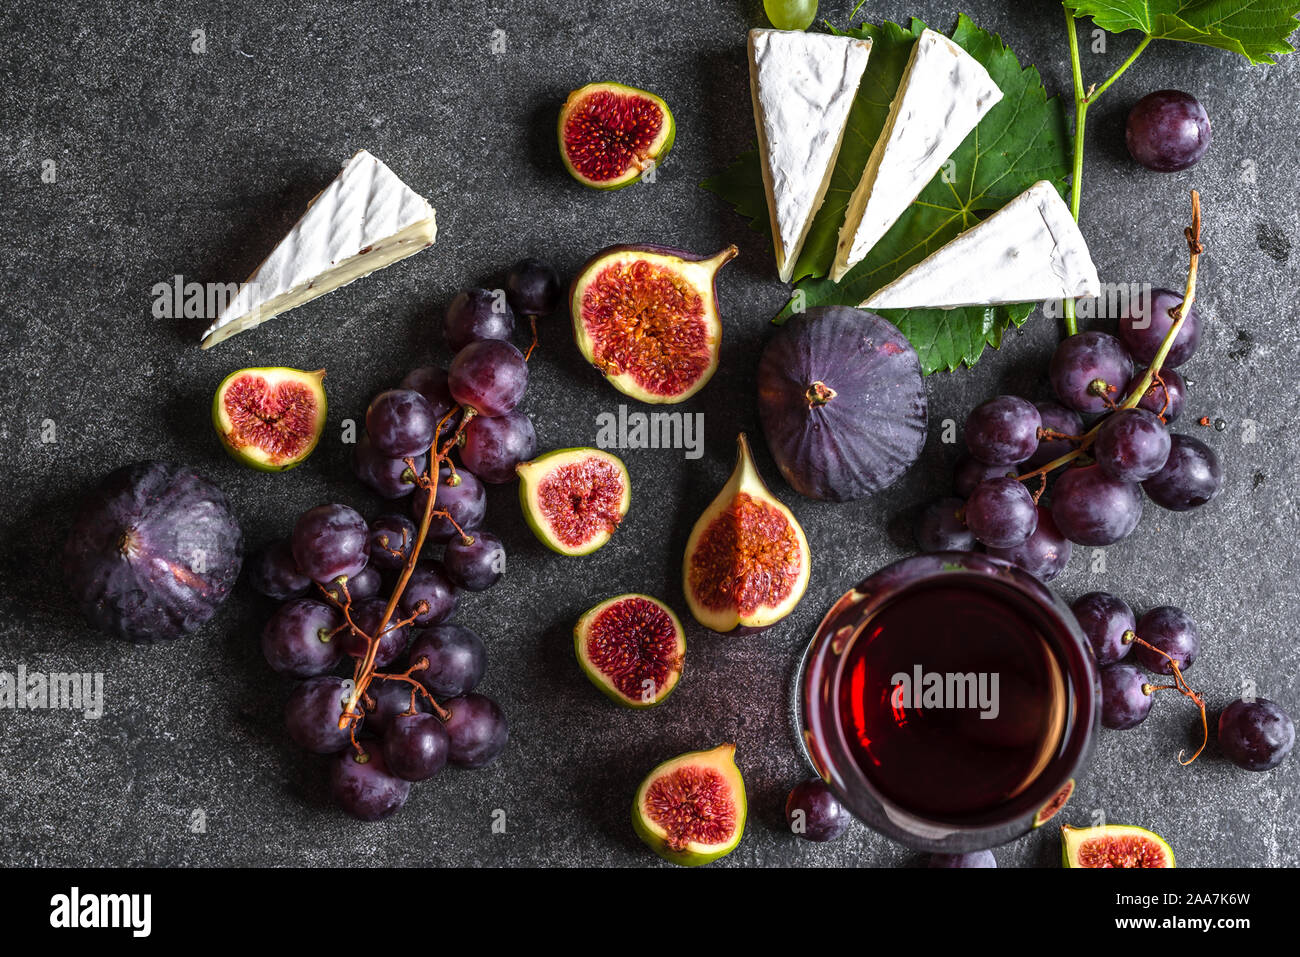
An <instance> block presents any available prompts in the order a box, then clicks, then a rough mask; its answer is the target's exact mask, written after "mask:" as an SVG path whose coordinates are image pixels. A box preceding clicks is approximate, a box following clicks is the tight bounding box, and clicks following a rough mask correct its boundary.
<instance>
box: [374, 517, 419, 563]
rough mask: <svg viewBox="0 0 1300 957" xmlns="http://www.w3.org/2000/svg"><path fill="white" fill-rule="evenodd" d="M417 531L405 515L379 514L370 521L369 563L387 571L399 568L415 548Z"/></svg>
mask: <svg viewBox="0 0 1300 957" xmlns="http://www.w3.org/2000/svg"><path fill="white" fill-rule="evenodd" d="M418 531H419V530H418V529H417V528H416V527H415V523H414V522H412V521H411V520H410V519H409V518H407V517H406V516H405V515H395V514H393V513H391V512H390V513H389V514H387V515H380V516H379V517H378V518H377V519H375V520H374V521H373V522H371V523H370V564H372V565H375V566H378V567H379V568H386V569H388V570H389V571H393V570H395V569H398V568H401V567H402V566H403V565H405V564H406V560H407V559H408V558H410V557H411V552H412V551H413V550H414V549H415V539H416V535H417V533H418Z"/></svg>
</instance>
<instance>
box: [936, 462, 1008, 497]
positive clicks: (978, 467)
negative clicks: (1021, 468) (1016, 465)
mask: <svg viewBox="0 0 1300 957" xmlns="http://www.w3.org/2000/svg"><path fill="white" fill-rule="evenodd" d="M1015 473H1016V470H1015V469H1013V468H1011V467H1010V466H1006V465H985V464H984V463H983V462H981V461H980V460H979V459H977V458H975V456H973V455H970V454H968V453H965V452H963V453H962V454H961V455H960V456H959V457H958V459H957V464H956V465H954V466H953V469H952V490H953V491H954V492H956V493H957V497H958V498H961V499H968V498H970V493H971V492H973V491H975V486H976V485H979V484H980V482H983V481H984V480H985V479H991V478H1004V477H1005V476H1007V475H1008V474H1010V475H1015Z"/></svg>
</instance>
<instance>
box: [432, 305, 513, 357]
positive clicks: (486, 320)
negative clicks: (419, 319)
mask: <svg viewBox="0 0 1300 957" xmlns="http://www.w3.org/2000/svg"><path fill="white" fill-rule="evenodd" d="M514 331H515V314H514V313H513V312H511V311H510V305H509V303H507V302H506V293H504V292H503V291H502V290H500V289H467V290H465V291H464V292H461V293H457V294H456V298H455V299H453V300H452V301H451V305H449V306H448V307H447V315H446V317H445V318H444V319H443V320H442V335H443V338H444V339H446V341H447V347H448V348H449V349H451V351H452V352H459V351H460V350H462V349H464V348H465V347H466V346H467V345H469V344H470V343H471V342H479V341H482V340H485V339H509V338H510V337H511V336H512V335H514Z"/></svg>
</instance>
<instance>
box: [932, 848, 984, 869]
mask: <svg viewBox="0 0 1300 957" xmlns="http://www.w3.org/2000/svg"><path fill="white" fill-rule="evenodd" d="M926 866H927V867H997V866H998V862H997V860H995V859H994V857H993V852H992V851H971V852H970V853H968V854H931V855H930V859H929V862H928V863H927V864H926Z"/></svg>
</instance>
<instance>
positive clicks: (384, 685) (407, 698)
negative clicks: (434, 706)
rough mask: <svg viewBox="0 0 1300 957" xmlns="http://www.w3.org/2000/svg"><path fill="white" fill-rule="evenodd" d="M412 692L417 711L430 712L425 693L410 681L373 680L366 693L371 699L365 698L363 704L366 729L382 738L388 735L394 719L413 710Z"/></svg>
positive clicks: (417, 712) (419, 712)
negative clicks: (421, 692) (366, 699)
mask: <svg viewBox="0 0 1300 957" xmlns="http://www.w3.org/2000/svg"><path fill="white" fill-rule="evenodd" d="M412 692H415V713H416V714H428V713H429V706H428V704H427V703H426V702H425V700H424V695H422V694H420V692H419V691H418V690H417V689H416V688H415V687H414V686H412V685H411V684H409V683H408V682H405V681H394V680H392V679H385V678H376V679H375V680H373V681H371V682H370V684H369V685H367V686H366V694H365V697H366V698H369V699H370V701H369V702H366V701H365V700H364V698H363V699H362V705H361V706H362V708H364V709H365V712H366V730H367V731H368V732H371V733H373V734H376V735H378V736H379V737H381V738H382V737H383V736H384V735H386V734H387V733H388V729H389V728H391V727H392V725H393V719H394V718H396V717H397V716H398V715H399V714H404V713H406V712H408V711H410V710H411V693H412Z"/></svg>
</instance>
